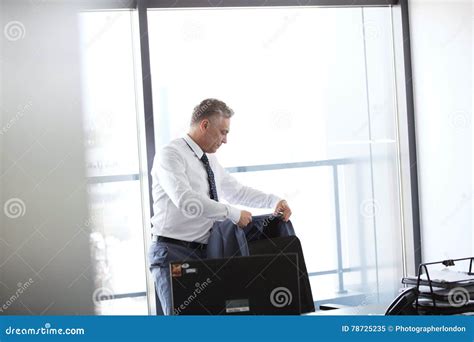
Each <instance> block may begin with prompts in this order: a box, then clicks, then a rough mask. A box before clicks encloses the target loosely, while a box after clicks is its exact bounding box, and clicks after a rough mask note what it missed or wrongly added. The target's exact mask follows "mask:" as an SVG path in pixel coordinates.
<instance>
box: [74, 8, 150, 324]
mask: <svg viewBox="0 0 474 342" xmlns="http://www.w3.org/2000/svg"><path fill="white" fill-rule="evenodd" d="M131 20H132V18H131V12H130V11H100V12H84V13H81V14H80V33H81V46H80V48H81V57H82V79H83V89H82V90H83V104H84V109H85V118H84V122H85V127H84V129H85V134H86V160H87V174H88V176H89V177H97V176H111V175H121V174H137V173H138V170H139V159H138V143H137V108H136V91H135V75H134V58H133V57H134V55H133V54H134V50H133V44H132V43H133V41H132V33H133V31H132V29H131V28H132V25H131ZM141 204H142V202H141V192H140V182H139V181H122V182H112V183H94V184H90V185H89V205H90V214H91V226H92V230H93V233H92V234H91V245H92V252H93V258H94V261H95V268H96V279H95V285H96V290H95V292H94V302H95V304H96V309H97V313H99V314H107V315H109V314H123V315H131V314H147V312H148V308H147V303H146V296H143V297H139V298H121V299H113V298H114V296H115V295H126V294H130V293H139V292H143V293H144V292H145V291H146V279H145V276H146V271H147V270H146V267H145V253H144V241H143V221H142V207H141Z"/></svg>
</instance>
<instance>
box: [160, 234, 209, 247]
mask: <svg viewBox="0 0 474 342" xmlns="http://www.w3.org/2000/svg"><path fill="white" fill-rule="evenodd" d="M152 241H153V242H167V243H172V244H175V245H180V246H183V247H186V248H191V249H201V250H205V249H206V248H207V245H206V244H204V243H199V242H189V241H183V240H177V239H172V238H169V237H166V236H159V235H153V236H152Z"/></svg>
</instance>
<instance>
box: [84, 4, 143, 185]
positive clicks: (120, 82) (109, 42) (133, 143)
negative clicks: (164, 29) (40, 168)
mask: <svg viewBox="0 0 474 342" xmlns="http://www.w3.org/2000/svg"><path fill="white" fill-rule="evenodd" d="M80 32H81V60H82V84H83V87H82V92H83V101H82V103H83V106H84V113H85V115H84V130H85V142H86V158H87V174H88V175H89V176H109V175H116V174H131V173H138V165H139V163H138V143H137V118H136V112H137V110H136V106H135V101H136V99H135V77H134V68H133V67H134V61H133V46H132V30H131V14H130V12H129V11H111V12H87V13H82V14H81V15H80Z"/></svg>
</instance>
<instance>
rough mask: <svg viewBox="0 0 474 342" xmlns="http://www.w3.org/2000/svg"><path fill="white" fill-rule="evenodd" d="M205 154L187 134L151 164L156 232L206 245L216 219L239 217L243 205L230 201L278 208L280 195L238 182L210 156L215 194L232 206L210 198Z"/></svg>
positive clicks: (251, 205)
mask: <svg viewBox="0 0 474 342" xmlns="http://www.w3.org/2000/svg"><path fill="white" fill-rule="evenodd" d="M203 154H204V152H203V151H202V149H201V148H200V147H199V145H198V144H196V143H195V142H194V140H192V139H191V138H190V137H189V136H188V135H186V136H185V137H183V138H179V139H175V140H173V141H172V142H170V143H169V144H168V145H167V146H165V147H164V148H163V149H162V150H161V152H160V153H159V154H157V156H155V160H154V162H153V168H152V171H151V174H152V179H153V189H152V194H153V210H154V216H153V218H152V220H151V222H152V224H153V228H152V233H153V234H155V235H161V236H166V237H170V238H173V239H179V240H184V241H195V242H200V243H207V240H208V239H209V230H210V228H211V227H212V225H213V224H214V222H215V221H223V220H225V219H230V220H232V222H234V223H237V222H238V221H239V220H240V209H238V208H236V207H234V206H232V205H230V204H240V205H244V206H247V207H253V208H272V209H273V208H274V207H275V206H276V204H277V203H278V201H280V198H279V197H277V196H275V195H270V194H265V193H263V192H261V191H259V190H256V189H253V188H250V187H247V186H244V185H242V184H240V183H239V182H238V181H237V180H236V179H235V178H234V177H232V176H231V175H230V174H229V173H228V172H227V171H226V170H225V169H224V168H223V167H222V166H221V165H220V164H219V162H218V161H217V159H216V156H215V155H214V154H208V155H207V156H208V159H209V164H210V166H211V169H212V171H213V172H214V178H215V181H216V187H217V195H218V198H219V199H225V200H226V201H227V202H228V203H230V204H224V203H220V202H216V201H214V200H212V199H211V198H210V197H209V183H208V178H207V172H206V169H205V167H204V164H203V163H202V161H201V160H200V158H201V157H202V155H203Z"/></svg>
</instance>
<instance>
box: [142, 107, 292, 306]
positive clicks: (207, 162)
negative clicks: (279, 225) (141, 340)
mask: <svg viewBox="0 0 474 342" xmlns="http://www.w3.org/2000/svg"><path fill="white" fill-rule="evenodd" d="M233 114H234V112H233V111H232V109H230V108H229V107H228V106H227V105H226V104H225V103H224V102H222V101H219V100H216V99H206V100H204V101H202V102H201V103H200V104H199V105H198V106H196V107H195V108H194V111H193V115H192V118H191V126H190V130H189V133H188V134H187V135H186V136H184V137H183V138H179V139H175V140H173V141H171V142H170V143H169V144H168V145H167V146H165V147H164V148H163V149H162V150H161V151H160V152H159V153H158V154H157V156H156V157H155V160H154V163H153V169H152V171H151V173H152V178H153V190H152V191H153V201H154V202H153V210H154V216H153V218H152V224H153V228H152V233H153V244H152V245H151V248H150V251H149V261H150V270H151V273H152V275H153V277H154V280H155V285H156V289H157V292H158V297H159V299H160V302H161V306H162V309H163V312H164V314H165V315H170V314H171V313H172V307H171V289H170V287H171V284H170V275H169V263H170V261H173V260H185V259H203V258H206V244H207V241H208V239H209V235H210V230H211V228H212V227H213V225H214V224H219V222H222V221H224V220H227V219H229V220H231V221H232V222H233V223H235V224H237V225H238V226H239V227H241V228H244V227H246V226H247V225H248V224H249V223H251V221H252V214H251V213H250V212H249V211H246V210H240V209H238V208H236V207H234V206H233V205H235V204H240V205H244V206H247V207H254V208H274V211H275V213H281V215H282V219H283V220H284V221H288V219H289V217H290V215H291V209H290V207H289V206H288V204H287V203H286V201H285V200H283V199H281V198H279V197H277V196H275V195H271V194H265V193H263V192H261V191H259V190H256V189H253V188H250V187H247V186H244V185H242V184H240V183H239V182H238V181H237V180H236V179H235V178H234V177H232V176H231V175H230V174H229V173H228V172H227V171H226V170H225V169H224V168H223V167H222V166H221V165H220V164H219V162H218V161H217V159H216V157H215V155H214V153H215V152H216V151H217V150H218V149H219V147H220V146H221V145H222V144H223V143H224V144H225V143H227V134H228V133H229V127H230V119H231V117H232V115H233ZM220 199H225V200H226V201H227V202H228V203H229V204H225V203H222V202H220V201H219V200H220Z"/></svg>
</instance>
